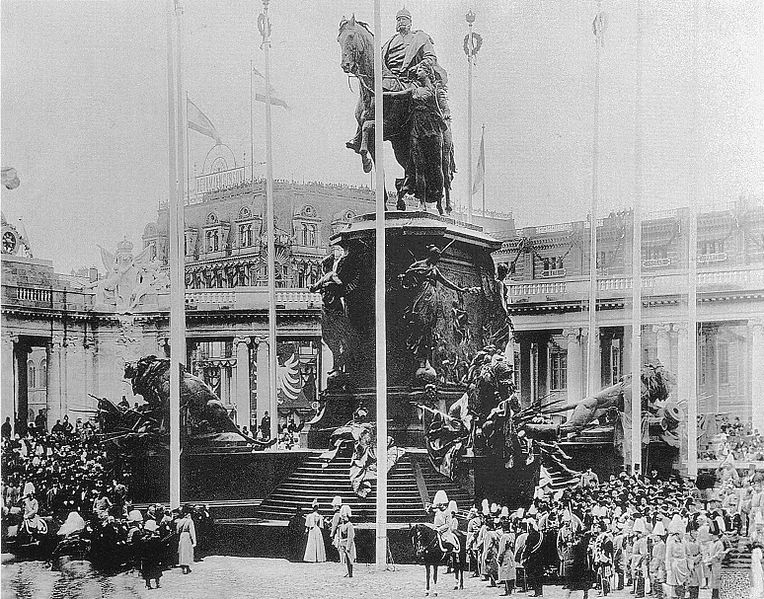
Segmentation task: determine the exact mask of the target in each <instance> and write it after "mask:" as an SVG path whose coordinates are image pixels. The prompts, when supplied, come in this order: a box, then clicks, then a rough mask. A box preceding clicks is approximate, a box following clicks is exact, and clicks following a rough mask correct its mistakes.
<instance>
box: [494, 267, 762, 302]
mask: <svg viewBox="0 0 764 599" xmlns="http://www.w3.org/2000/svg"><path fill="white" fill-rule="evenodd" d="M697 282H698V289H699V291H711V290H719V289H729V290H747V289H750V290H761V289H764V268H756V269H737V270H715V271H699V272H698V277H697ZM506 285H507V288H508V290H509V294H510V296H511V297H512V298H520V297H522V296H537V295H556V294H562V293H564V294H566V296H567V297H568V298H570V299H584V298H586V297H587V296H588V293H589V280H588V279H587V278H586V277H580V276H579V277H575V278H568V279H567V280H565V281H555V282H551V281H550V282H546V281H534V282H528V283H524V282H521V281H512V282H509V283H507V284H506ZM632 285H633V281H632V278H631V277H628V276H619V277H607V278H598V280H597V289H598V290H599V291H600V292H601V293H605V294H607V296H608V297H611V298H612V297H619V296H620V297H623V296H625V295H627V294H628V292H629V290H631V289H632ZM642 288H643V289H644V290H645V292H646V293H649V294H651V295H661V294H666V295H668V294H676V293H687V271H686V270H683V271H672V272H667V273H661V274H653V275H648V276H643V277H642Z"/></svg>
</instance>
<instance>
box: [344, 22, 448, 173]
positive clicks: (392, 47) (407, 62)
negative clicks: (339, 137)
mask: <svg viewBox="0 0 764 599" xmlns="http://www.w3.org/2000/svg"><path fill="white" fill-rule="evenodd" d="M411 23H412V21H411V13H410V12H409V11H408V9H406V7H403V8H401V9H400V10H399V11H398V12H397V13H396V15H395V30H396V34H395V35H394V36H393V37H391V38H390V39H389V40H387V41H386V42H385V44H384V45H383V46H382V62H383V63H384V65H385V66H386V67H387V68H388V69H389V71H390V72H391V73H392V74H393V75H395V76H397V77H398V78H399V79H400V80H401V82H402V83H403V84H404V85H406V84H407V83H409V82H411V81H415V80H416V67H417V66H418V65H419V64H420V63H422V62H424V63H426V64H428V65H430V66H431V67H432V68H433V70H434V71H435V74H436V77H437V78H439V79H440V80H441V81H443V82H445V81H446V79H447V76H446V72H445V71H444V70H443V68H442V67H440V66H439V65H438V58H437V56H436V55H435V49H434V48H433V42H432V38H431V37H430V36H429V35H428V34H427V33H425V32H424V31H422V30H421V29H417V30H412V29H411ZM438 101H439V102H441V103H442V104H444V105H445V104H446V98H445V96H444V95H442V94H439V97H438ZM446 111H447V109H446ZM361 136H362V130H361V127H360V125H359V127H358V130H357V131H356V134H355V137H353V139H351V140H349V141H348V142H347V143H346V144H345V146H347V147H348V148H350V149H351V150H355V151H356V152H360V148H361ZM367 168H368V170H367ZM364 171H365V172H369V171H371V163H370V162H369V163H368V165H367V164H366V163H364Z"/></svg>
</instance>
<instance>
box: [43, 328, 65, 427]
mask: <svg viewBox="0 0 764 599" xmlns="http://www.w3.org/2000/svg"><path fill="white" fill-rule="evenodd" d="M63 350H64V338H63V337H62V336H59V335H54V336H53V338H52V339H51V341H50V344H49V345H48V347H47V352H46V353H47V360H48V427H49V428H50V427H52V426H53V425H54V424H55V423H56V420H59V419H61V418H63V417H64V403H65V397H66V391H65V388H64V380H63V377H62V376H61V374H62V372H61V371H62V368H63Z"/></svg>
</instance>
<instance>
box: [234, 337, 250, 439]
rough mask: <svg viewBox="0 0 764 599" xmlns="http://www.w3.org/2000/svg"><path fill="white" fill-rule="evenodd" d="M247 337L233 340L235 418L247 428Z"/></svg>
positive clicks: (248, 342)
mask: <svg viewBox="0 0 764 599" xmlns="http://www.w3.org/2000/svg"><path fill="white" fill-rule="evenodd" d="M250 343H251V340H250V338H249V337H235V338H234V340H233V344H234V347H235V348H236V397H235V405H236V417H237V418H238V422H237V423H236V424H238V425H239V426H240V427H242V428H243V427H245V426H246V427H247V428H249V419H250V413H251V411H252V408H251V406H250V389H249V344H250Z"/></svg>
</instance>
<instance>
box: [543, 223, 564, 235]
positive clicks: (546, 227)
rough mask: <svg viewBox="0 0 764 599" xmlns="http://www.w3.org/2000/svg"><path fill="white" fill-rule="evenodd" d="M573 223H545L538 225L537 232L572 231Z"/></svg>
mask: <svg viewBox="0 0 764 599" xmlns="http://www.w3.org/2000/svg"><path fill="white" fill-rule="evenodd" d="M572 230H573V223H560V224H557V225H543V226H541V227H536V233H557V232H559V231H572Z"/></svg>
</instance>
